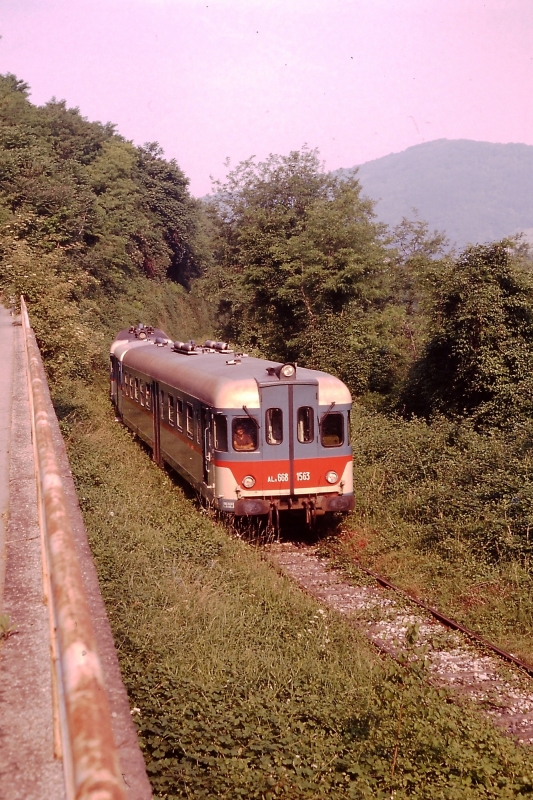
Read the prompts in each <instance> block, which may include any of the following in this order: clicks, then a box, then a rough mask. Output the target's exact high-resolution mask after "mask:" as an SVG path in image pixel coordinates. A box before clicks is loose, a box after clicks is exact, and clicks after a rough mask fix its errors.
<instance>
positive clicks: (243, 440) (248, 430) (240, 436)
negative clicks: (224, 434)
mask: <svg viewBox="0 0 533 800" xmlns="http://www.w3.org/2000/svg"><path fill="white" fill-rule="evenodd" d="M257 430H258V428H257V425H256V424H255V422H254V421H253V419H250V417H237V419H234V420H233V425H232V436H233V449H234V450H237V451H238V452H243V451H250V450H257Z"/></svg>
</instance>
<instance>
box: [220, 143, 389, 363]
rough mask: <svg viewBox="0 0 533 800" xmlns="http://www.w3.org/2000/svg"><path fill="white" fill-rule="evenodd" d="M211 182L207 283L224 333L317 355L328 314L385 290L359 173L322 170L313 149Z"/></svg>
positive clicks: (378, 236)
mask: <svg viewBox="0 0 533 800" xmlns="http://www.w3.org/2000/svg"><path fill="white" fill-rule="evenodd" d="M214 189H215V193H214V195H213V197H212V199H211V201H210V208H211V214H212V217H213V220H214V226H215V234H214V249H215V258H216V262H217V268H216V269H215V270H214V271H213V272H212V274H211V276H210V284H211V288H212V291H214V293H215V294H216V295H217V296H218V308H219V320H220V324H221V329H222V334H223V335H225V336H226V337H227V338H229V339H231V340H233V341H238V342H240V343H241V344H243V345H245V346H247V347H257V348H259V349H260V350H261V352H262V353H263V354H264V355H269V356H271V357H275V358H278V359H280V360H295V359H300V360H305V361H307V362H308V363H310V362H313V360H314V359H313V344H314V343H316V342H318V341H319V339H320V332H321V327H322V322H323V320H324V319H326V318H329V317H330V316H331V315H335V316H337V317H338V318H339V319H341V318H342V315H343V312H344V309H345V308H346V307H347V305H348V304H349V303H350V302H354V301H355V302H357V303H358V304H359V305H360V306H361V307H362V308H365V307H369V306H371V305H372V304H373V303H374V302H375V301H376V297H377V294H379V292H377V283H378V276H379V275H380V274H382V273H383V271H384V269H385V267H384V258H385V255H386V253H385V250H384V246H383V242H382V234H383V226H380V225H379V224H377V223H376V222H375V221H374V214H373V203H372V202H371V201H370V200H366V199H363V198H362V197H361V187H360V185H359V182H358V181H357V179H356V178H355V177H350V178H349V179H348V180H342V179H341V178H338V177H335V176H333V175H331V174H328V173H325V172H324V170H323V168H322V165H321V163H320V161H319V158H318V153H317V151H315V150H308V149H307V148H303V149H302V150H301V151H293V152H291V153H289V155H288V156H279V155H271V156H269V157H268V159H267V160H266V161H264V162H260V163H256V162H255V160H254V159H253V158H251V159H249V160H247V161H244V162H242V163H241V164H239V165H238V166H237V167H236V168H235V169H234V170H232V171H230V172H229V174H228V176H227V178H226V181H225V182H216V183H215V185H214ZM376 292H377V294H376ZM339 327H341V325H340V324H339Z"/></svg>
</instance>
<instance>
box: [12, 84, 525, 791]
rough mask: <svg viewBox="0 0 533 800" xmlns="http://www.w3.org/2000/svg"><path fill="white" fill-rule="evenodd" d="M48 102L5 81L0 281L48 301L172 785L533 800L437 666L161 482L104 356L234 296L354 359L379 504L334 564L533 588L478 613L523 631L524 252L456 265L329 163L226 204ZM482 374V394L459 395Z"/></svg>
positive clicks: (304, 341)
mask: <svg viewBox="0 0 533 800" xmlns="http://www.w3.org/2000/svg"><path fill="white" fill-rule="evenodd" d="M27 95H28V87H27V86H26V85H25V84H24V83H23V82H21V81H19V80H17V79H16V78H15V77H14V76H11V75H7V76H3V77H0V145H1V147H0V289H1V291H2V292H3V295H4V297H5V298H7V297H8V296H9V295H11V294H12V295H18V294H19V293H24V294H25V295H26V298H27V301H28V305H29V310H30V315H31V319H32V323H33V325H34V327H35V330H36V333H37V336H38V339H39V344H40V346H41V350H42V353H43V356H44V358H45V362H46V367H47V370H48V374H49V376H50V382H51V389H52V393H53V397H54V402H55V404H56V408H57V410H58V415H59V417H60V420H61V425H62V428H63V431H64V433H65V436H66V439H67V444H68V447H69V453H70V457H71V464H72V468H73V471H74V474H75V479H76V481H77V485H78V491H79V497H80V502H81V504H82V508H83V513H84V517H85V521H86V525H87V529H88V532H89V536H90V540H91V546H92V548H93V552H94V554H95V560H96V564H97V568H98V572H99V576H100V580H101V585H102V591H103V594H104V598H105V601H106V607H107V609H108V613H109V616H110V619H111V624H112V627H113V631H114V633H115V637H116V641H117V647H118V651H119V657H120V661H121V666H122V670H123V675H124V679H125V681H126V684H127V686H128V689H129V692H130V698H131V704H132V709H133V714H134V719H135V721H136V723H137V725H138V727H139V733H140V741H141V746H142V748H143V750H144V753H145V756H146V761H147V765H148V770H149V774H150V777H151V780H152V783H153V786H154V790H155V792H156V794H157V795H158V796H161V797H169V798H172V797H176V798H177V797H198V798H201V797H205V798H211V797H226V798H233V797H246V798H260V799H261V800H266V798H269V799H270V798H275V797H280V798H281V797H283V798H291V799H292V798H302V799H303V798H317V797H331V798H340V797H354V798H379V797H382V798H390V797H391V796H392V794H393V793H394V797H395V798H396V799H397V800H401V798H420V800H422V798H427V797H429V796H431V797H436V798H439V797H440V798H448V799H449V800H453V799H454V798H461V799H462V798H472V800H473V799H474V798H476V800H477V798H502V797H503V798H505V797H509V798H513V797H517V796H531V794H532V793H533V785H532V783H531V774H532V766H533V763H532V761H531V757H530V755H529V754H528V753H527V752H525V751H524V750H523V749H522V748H519V747H516V746H515V745H514V744H513V743H512V742H511V741H508V740H505V739H504V738H503V737H501V736H500V735H499V734H498V733H496V732H495V731H494V730H493V729H492V728H491V726H490V725H489V724H488V723H487V724H485V723H484V722H483V721H481V720H480V718H479V717H478V716H477V715H476V714H474V713H473V712H472V711H471V710H470V709H469V708H468V707H464V708H459V707H456V706H454V705H451V704H449V703H447V702H446V699H447V698H446V695H445V694H443V693H442V692H438V691H436V690H434V689H431V688H429V686H428V684H427V682H426V680H425V674H424V668H423V665H422V664H421V663H420V662H419V665H418V666H408V665H407V664H403V665H392V664H390V663H389V662H388V661H385V660H381V659H379V658H378V657H377V656H376V654H375V653H374V652H373V651H372V650H371V649H370V648H369V646H368V645H367V644H365V642H363V641H362V640H361V639H360V638H359V637H358V635H357V634H356V633H355V632H354V631H353V630H352V629H350V628H349V627H348V626H346V625H345V624H344V623H342V622H341V621H339V620H338V619H337V618H336V617H335V616H333V615H331V614H329V613H324V612H323V610H321V609H320V608H319V607H318V606H317V605H316V603H314V601H312V600H311V599H310V598H308V597H305V596H302V595H301V594H300V593H299V592H298V591H296V589H294V587H292V586H291V585H290V584H289V582H287V581H286V580H284V579H282V578H281V577H280V576H279V575H277V574H276V573H275V572H274V571H273V569H272V568H271V567H270V566H268V564H267V563H265V562H264V561H263V560H262V559H261V556H260V553H258V552H255V551H252V550H251V549H250V548H248V547H246V546H245V545H244V544H243V543H242V542H241V541H239V540H237V539H235V538H232V536H231V535H230V532H229V531H228V530H226V529H224V528H223V527H221V526H220V525H218V524H216V523H215V522H214V521H213V520H212V519H210V518H209V517H208V516H207V515H205V514H202V513H200V512H199V509H198V508H197V506H196V505H195V504H194V502H193V501H192V500H191V499H188V498H187V497H186V496H185V495H184V493H183V492H182V490H181V489H180V487H179V485H177V484H176V483H175V482H174V481H173V480H171V479H170V478H169V477H168V476H167V475H165V473H162V472H161V471H160V470H158V469H157V468H156V467H155V465H154V464H153V463H152V462H151V461H150V459H149V456H148V454H147V453H146V452H145V451H144V450H143V449H142V448H140V446H139V444H138V442H136V441H135V440H134V439H133V438H132V437H131V436H130V435H129V433H128V432H127V431H126V430H125V429H123V428H122V427H121V426H119V425H116V424H115V423H114V421H113V413H112V409H111V407H110V405H109V402H108V398H107V387H106V371H107V365H106V358H105V356H106V350H107V347H108V344H109V341H110V339H111V338H112V336H113V335H114V334H115V332H116V331H117V329H119V328H120V327H122V326H124V325H126V324H131V323H132V322H136V321H139V320H142V321H144V322H150V323H153V324H157V325H159V326H161V327H164V328H166V329H167V330H168V332H169V334H170V335H173V336H176V337H177V336H180V338H186V337H188V336H195V335H199V334H200V333H208V332H209V333H212V332H213V327H214V324H215V321H214V319H213V310H212V309H213V308H215V309H217V310H218V325H219V328H220V329H221V331H223V332H225V333H226V335H229V336H231V337H232V338H239V339H240V344H244V345H247V346H249V347H251V348H253V349H260V350H261V351H262V353H263V354H264V355H274V356H277V357H279V358H283V359H285V358H295V359H298V361H300V362H301V363H307V364H309V365H311V366H316V367H323V368H326V369H328V370H330V371H331V370H333V371H335V372H337V373H338V374H339V375H340V376H341V377H343V378H344V379H345V380H346V381H348V383H349V385H350V386H351V388H352V390H353V391H354V393H355V394H356V396H357V398H358V399H359V404H358V406H357V413H356V414H355V419H354V445H355V466H356V472H355V474H356V492H357V500H358V508H357V511H356V513H355V514H354V516H353V517H352V518H351V520H349V521H348V524H347V528H348V529H350V530H352V531H355V533H354V535H351V536H350V537H348V536H346V537H345V538H341V539H338V538H337V539H336V540H335V542H334V543H330V544H329V545H328V546H329V548H330V551H334V552H335V554H336V555H338V556H341V557H342V558H343V559H344V560H346V559H347V558H348V559H353V556H354V554H357V555H362V557H364V558H365V559H367V561H370V562H371V563H373V562H376V563H378V564H381V566H383V568H384V570H385V571H387V570H388V572H389V573H393V574H396V573H395V571H398V570H400V569H401V571H402V573H403V575H404V580H411V579H412V581H411V583H412V584H413V586H412V588H416V589H418V590H419V591H421V592H426V591H428V590H429V589H430V588H431V590H432V591H433V592H434V596H436V597H437V598H439V597H440V598H441V599H443V600H444V601H445V602H446V603H448V604H452V605H453V604H454V603H456V602H457V603H459V604H460V597H459V596H458V593H457V591H456V590H454V588H453V586H452V584H453V582H454V581H455V586H456V587H459V589H460V591H462V590H463V587H464V585H465V583H466V581H467V580H468V579H470V578H471V577H472V576H476V577H478V578H479V576H481V578H480V580H481V582H484V581H485V582H486V581H489V584H490V582H492V584H493V585H494V586H495V587H496V588H495V592H494V594H493V595H490V597H493V598H496V597H497V593H498V590H499V589H500V588H501V587H502V586H505V587H507V588H506V590H509V591H512V592H513V593H514V596H516V591H517V590H518V589H519V591H520V598H521V603H520V604H518V605H517V604H516V603H515V604H513V605H511V604H509V603H507V605H506V606H505V614H506V615H505V614H503V610H504V606H503V605H499V606H498V602H500V603H501V602H502V601H501V599H500V598H498V599H497V600H496V599H494V604H493V606H492V607H489V606H487V607H483V609H482V613H480V614H478V615H476V613H475V612H476V607H475V604H472V605H470V606H468V613H471V614H472V618H473V621H474V622H475V623H476V624H477V626H478V627H480V628H481V629H483V630H486V629H487V628H489V629H490V630H493V629H494V615H492V617H491V615H490V613H489V611H490V608H493V609H494V608H496V611H497V614H496V616H497V615H498V614H500V611H501V612H502V614H501V615H500V616H499V617H498V619H500V621H501V625H500V627H501V628H503V625H504V624H505V625H506V626H507V628H512V630H513V631H514V634H515V635H516V637H518V638H520V637H521V642H522V644H524V643H525V641H526V637H527V635H528V633H529V634H530V632H531V627H532V626H531V597H530V594H528V592H530V589H529V588H528V587H529V585H530V584H529V568H530V566H529V555H530V549H529V548H530V538H529V530H530V513H531V502H532V500H533V497H532V496H531V492H530V486H529V482H530V479H529V452H530V441H531V431H530V421H529V413H530V406H529V404H528V403H529V395H528V392H529V383H528V377H527V372H528V369H529V366H528V365H529V361H528V359H529V355H528V354H529V333H528V321H529V313H530V312H529V308H530V297H531V295H530V288H529V287H530V283H529V277H528V273H527V270H528V264H527V260H524V258H523V257H522V256H521V255H520V253H519V252H518V251H517V250H516V249H515V250H511V249H510V248H509V247H508V246H507V245H504V244H501V245H495V246H489V247H486V248H477V249H473V250H470V251H467V252H466V253H465V254H464V255H463V256H462V257H461V259H462V260H461V259H459V260H458V261H457V260H456V261H452V260H450V259H448V260H446V259H445V258H444V250H445V245H446V242H445V237H444V236H443V235H442V234H439V233H438V232H434V233H430V232H429V231H428V228H427V225H425V223H423V222H422V221H420V220H415V221H414V222H412V221H408V220H404V221H403V222H402V224H401V225H400V226H398V227H397V228H396V229H395V230H394V231H392V232H387V231H386V230H385V229H383V228H382V227H381V226H378V225H376V224H375V221H374V219H373V215H372V204H371V203H370V202H369V201H366V200H364V199H363V198H361V195H360V190H359V186H358V183H357V181H356V180H355V179H352V180H350V181H347V182H345V183H342V182H340V181H338V180H336V179H333V178H331V176H328V175H325V174H324V171H323V169H322V167H321V165H320V163H319V161H318V157H317V154H316V153H313V152H310V151H308V150H306V149H304V150H302V151H301V152H300V153H292V154H290V155H289V156H287V157H274V156H273V157H271V158H270V159H269V160H268V161H267V162H265V163H264V164H262V165H261V164H259V165H257V164H255V162H251V161H250V162H246V163H245V164H243V165H241V167H239V168H237V170H235V171H234V172H233V173H230V175H229V176H228V180H227V182H226V183H225V184H223V185H219V186H218V187H217V194H216V197H215V198H214V199H213V202H212V203H211V204H210V208H209V209H207V210H204V209H203V207H202V205H201V204H200V203H199V202H197V201H194V200H193V199H192V198H191V197H190V196H189V194H188V191H187V184H186V179H185V177H184V176H183V174H182V172H181V170H180V169H179V167H178V166H177V164H176V163H175V162H168V161H166V160H165V159H164V158H163V156H162V153H161V152H160V150H159V149H158V147H157V146H156V145H149V146H145V147H144V148H136V147H134V146H133V145H132V144H131V143H128V142H126V141H124V140H123V139H122V138H121V137H120V136H119V135H118V134H117V133H116V132H115V131H114V129H113V126H110V125H100V124H98V123H89V122H87V120H85V119H83V118H82V117H81V116H80V114H79V113H78V112H77V111H75V110H72V109H67V108H66V106H65V105H64V103H61V102H56V101H52V102H51V103H48V104H47V105H46V106H43V107H40V108H37V107H35V106H33V105H32V104H31V103H30V102H29V100H28V96H27ZM468 270H470V272H469V273H468ZM502 270H503V272H504V273H505V275H504V279H502ZM465 271H466V273H468V275H469V277H468V279H467V280H466V282H463V283H464V287H463V284H462V283H461V280H462V278H461V276H462V275H463V273H464V272H465ZM200 273H202V274H201V277H198V276H199V275H200ZM471 285H476V287H477V292H476V294H475V296H474V295H471V293H469V291H468V289H469V287H470V286H471ZM465 287H466V288H465ZM435 289H436V290H437V291H436V295H435V292H434V290H435ZM206 296H208V297H209V298H210V300H211V303H212V304H213V305H212V307H209V306H208V305H207V303H206V302H205V300H204V298H205V297H206ZM448 297H455V298H457V300H456V301H454V302H451V301H448V300H447V299H446V298H448ZM485 297H487V298H489V300H488V301H487V302H485V300H484V298H485ZM476 298H477V299H476ZM483 309H487V313H484V312H483V313H481V312H482V311H483ZM515 312H516V313H515ZM476 315H477V316H476ZM472 319H474V320H478V322H477V323H475V324H477V326H478V327H477V328H476V327H475V324H474V323H472ZM473 324H474V329H475V330H476V331H478V333H479V335H478V339H476V338H475V337H474V338H473V337H472V336H471V335H470V333H469V332H470V331H471V330H472V325H473ZM493 325H497V334H491V331H490V327H491V326H493ZM458 343H459V344H458ZM437 345H439V346H440V347H441V348H444V349H441V351H438V352H439V353H440V352H444V353H445V354H446V359H447V360H446V365H447V366H446V369H447V376H448V378H447V380H446V381H445V382H444V383H442V382H441V384H439V381H438V378H439V374H440V373H439V368H438V365H439V361H438V360H435V355H434V354H435V352H437V350H436V348H437ZM439 358H441V356H439ZM432 359H433V361H432ZM435 365H436V366H435ZM471 375H475V376H476V380H477V381H478V383H482V384H483V386H484V387H485V389H484V393H483V394H482V395H480V394H478V395H476V394H475V392H472V393H471V394H470V395H468V396H469V400H468V403H467V404H465V403H464V402H463V404H462V405H461V402H462V401H461V397H463V395H464V396H465V397H466V396H467V388H468V387H467V385H466V383H465V381H466V382H468V380H469V376H471ZM424 376H426V377H424ZM430 379H431V380H433V383H431V381H430ZM464 387H466V388H464ZM452 389H453V390H454V391H452ZM454 392H455V394H454ZM414 411H416V412H417V413H419V414H424V418H416V419H415V418H411V419H410V418H408V416H407V415H409V414H412V413H413V412H414ZM402 414H403V415H404V416H402ZM401 559H403V562H402V560H401ZM405 576H407V578H405ZM450 576H451V577H450ZM487 576H488V577H487ZM513 581H514V582H513ZM415 584H416V585H415ZM509 587H511V589H509ZM480 591H481V590H480ZM483 591H485V590H484V589H483ZM483 596H485V595H483ZM461 607H462V606H461ZM471 621H472V620H471ZM501 632H502V631H501V630H500V633H501ZM524 647H525V644H524Z"/></svg>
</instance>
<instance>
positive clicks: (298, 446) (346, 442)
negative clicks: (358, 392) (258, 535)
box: [213, 359, 354, 523]
mask: <svg viewBox="0 0 533 800" xmlns="http://www.w3.org/2000/svg"><path fill="white" fill-rule="evenodd" d="M252 361H253V362H255V365H256V369H257V374H256V375H255V382H256V384H257V393H258V394H257V402H254V404H253V405H254V406H256V407H250V406H246V404H245V405H243V406H241V407H239V406H238V404H237V401H235V402H234V403H232V404H231V405H233V408H232V409H231V410H229V409H228V413H223V410H222V409H220V410H219V411H218V413H215V414H214V420H213V432H214V436H213V438H214V442H213V444H214V456H215V458H214V470H215V476H214V477H215V484H216V490H215V492H216V495H217V496H218V498H219V507H220V508H221V509H222V510H224V511H230V512H233V513H234V514H236V515H256V514H269V515H270V517H271V518H272V517H274V519H275V518H277V516H278V515H279V512H284V511H296V510H302V511H304V512H305V515H306V517H307V521H308V522H309V523H312V522H313V521H314V518H315V517H316V516H317V515H321V514H324V513H326V512H347V511H351V510H352V509H353V507H354V497H353V465H352V448H351V445H350V408H351V403H352V401H351V396H350V393H349V391H348V389H347V387H346V386H345V385H344V384H343V383H342V381H340V380H338V379H337V378H335V377H333V376H332V375H328V374H327V373H324V372H318V371H315V370H308V369H303V368H300V367H297V366H295V365H294V364H275V363H273V362H265V361H263V360H260V359H250V362H252ZM265 364H266V365H267V366H266V367H265ZM251 366H252V364H251V363H249V365H248V367H251ZM255 371H256V370H255V369H254V372H255Z"/></svg>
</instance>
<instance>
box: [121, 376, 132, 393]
mask: <svg viewBox="0 0 533 800" xmlns="http://www.w3.org/2000/svg"><path fill="white" fill-rule="evenodd" d="M122 391H123V392H124V394H125V395H126V397H128V395H129V393H130V378H129V375H128V373H127V372H125V373H124V380H123V383H122Z"/></svg>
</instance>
